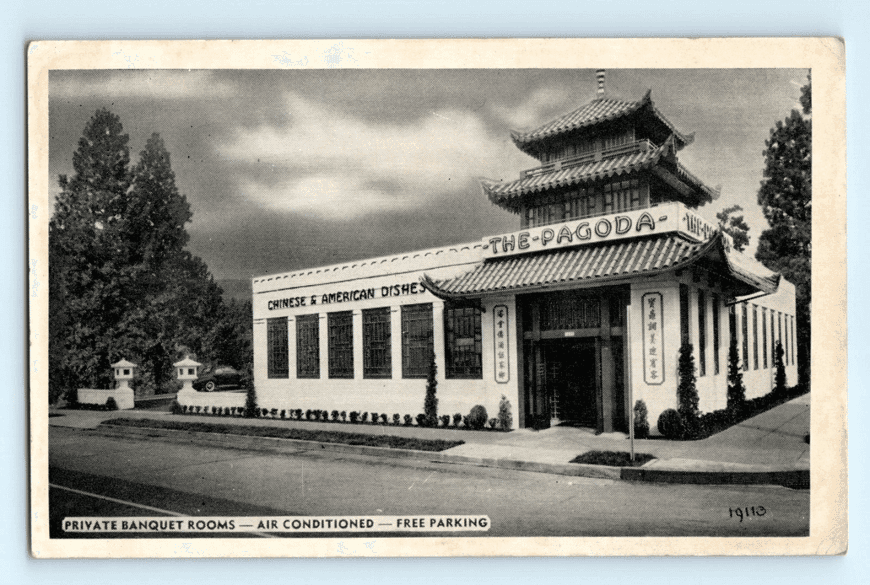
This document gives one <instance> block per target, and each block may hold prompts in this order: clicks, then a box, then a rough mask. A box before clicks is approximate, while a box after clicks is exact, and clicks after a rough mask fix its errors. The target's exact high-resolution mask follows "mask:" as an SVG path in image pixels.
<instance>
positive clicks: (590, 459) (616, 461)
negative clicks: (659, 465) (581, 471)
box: [570, 451, 655, 467]
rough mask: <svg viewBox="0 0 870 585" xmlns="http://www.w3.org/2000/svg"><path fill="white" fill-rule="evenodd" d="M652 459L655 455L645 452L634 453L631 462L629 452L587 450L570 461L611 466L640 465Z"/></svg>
mask: <svg viewBox="0 0 870 585" xmlns="http://www.w3.org/2000/svg"><path fill="white" fill-rule="evenodd" d="M653 459H655V457H653V456H652V455H649V454H647V453H635V454H634V462H632V461H631V454H630V453H628V452H626V451H587V452H586V453H583V454H582V455H578V456H577V457H575V458H574V459H572V460H571V461H570V463H586V464H589V465H609V466H611V467H640V466H641V465H643V464H644V463H646V462H647V461H652V460H653Z"/></svg>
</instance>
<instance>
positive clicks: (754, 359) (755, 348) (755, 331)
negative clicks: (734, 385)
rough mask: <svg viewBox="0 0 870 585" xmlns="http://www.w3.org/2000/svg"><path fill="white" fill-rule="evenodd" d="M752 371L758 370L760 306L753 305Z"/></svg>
mask: <svg viewBox="0 0 870 585" xmlns="http://www.w3.org/2000/svg"><path fill="white" fill-rule="evenodd" d="M752 369H753V370H757V369H758V305H752Z"/></svg>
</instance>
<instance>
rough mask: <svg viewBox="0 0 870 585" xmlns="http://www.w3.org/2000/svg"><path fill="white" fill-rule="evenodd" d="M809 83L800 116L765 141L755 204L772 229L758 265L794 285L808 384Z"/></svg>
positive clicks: (803, 378)
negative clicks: (761, 173) (759, 207)
mask: <svg viewBox="0 0 870 585" xmlns="http://www.w3.org/2000/svg"><path fill="white" fill-rule="evenodd" d="M811 82H812V80H811V78H810V77H809V76H808V77H807V85H805V86H804V87H803V88H801V98H800V102H801V105H802V107H803V115H802V114H801V112H798V111H797V110H792V112H791V115H790V116H789V117H788V118H786V120H785V121H784V122H777V123H776V126H775V127H774V128H772V129H771V131H770V138H769V139H768V140H767V141H765V147H766V148H765V150H764V161H765V169H764V179H763V180H762V182H761V188H760V189H759V191H758V203H759V204H760V205H761V209H762V211H763V213H764V217H765V218H766V219H767V223H768V224H769V225H770V228H769V229H767V230H765V231H763V232H762V233H761V235H760V236H759V238H758V250H757V251H756V253H755V257H756V259H757V260H759V261H760V262H762V263H763V264H764V265H765V266H767V267H768V268H770V269H771V270H774V271H776V272H779V273H781V274H782V275H783V276H784V277H785V278H786V279H787V280H788V281H789V282H791V283H793V284H794V285H795V297H796V299H795V300H796V305H797V306H796V313H797V315H796V322H797V350H798V363H799V364H800V371H799V378H800V382H801V383H803V384H808V383H809V375H810V337H811V330H810V309H811V304H812V290H811V266H812V219H813V218H812V211H813V210H812V119H811V114H812V83H811Z"/></svg>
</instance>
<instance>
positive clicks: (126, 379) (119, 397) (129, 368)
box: [111, 359, 139, 410]
mask: <svg viewBox="0 0 870 585" xmlns="http://www.w3.org/2000/svg"><path fill="white" fill-rule="evenodd" d="M138 367H139V366H137V365H136V364H134V363H131V362H128V361H127V360H125V359H122V360H120V361H118V362H117V363H114V364H112V370H113V372H114V374H115V380H116V381H117V386H116V387H115V390H113V391H112V392H111V395H112V396H113V397H114V398H115V402H116V403H117V404H118V408H119V409H121V410H125V409H128V408H133V406H134V404H133V389H132V388H130V380H132V379H133V377H134V376H135V375H136V368H138Z"/></svg>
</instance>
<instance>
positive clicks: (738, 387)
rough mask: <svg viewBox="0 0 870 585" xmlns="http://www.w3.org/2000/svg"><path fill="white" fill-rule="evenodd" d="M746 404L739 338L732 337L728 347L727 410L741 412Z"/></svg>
mask: <svg viewBox="0 0 870 585" xmlns="http://www.w3.org/2000/svg"><path fill="white" fill-rule="evenodd" d="M744 402H746V386H744V385H743V368H741V367H740V353H739V352H738V351H737V338H736V337H732V338H731V343H730V344H729V345H728V393H727V403H726V404H727V406H726V407H727V408H728V410H730V411H731V412H739V411H740V410H741V409H742V408H743V403H744Z"/></svg>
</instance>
